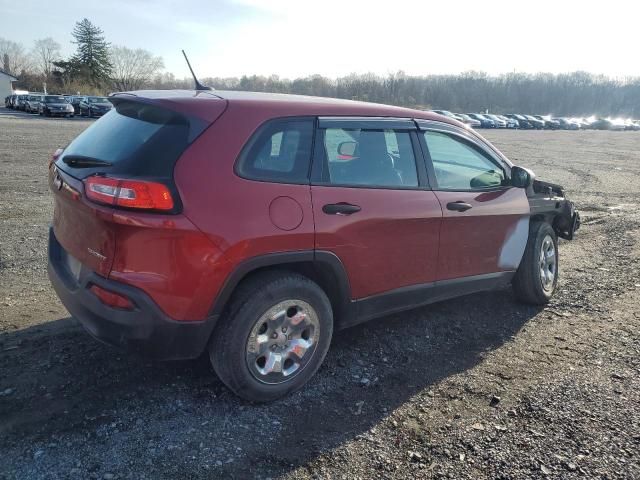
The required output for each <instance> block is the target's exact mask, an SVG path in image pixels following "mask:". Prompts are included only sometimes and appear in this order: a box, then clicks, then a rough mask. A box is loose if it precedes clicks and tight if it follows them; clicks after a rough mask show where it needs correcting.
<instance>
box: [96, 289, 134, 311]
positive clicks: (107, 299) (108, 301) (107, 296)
mask: <svg viewBox="0 0 640 480" xmlns="http://www.w3.org/2000/svg"><path fill="white" fill-rule="evenodd" d="M89 290H91V291H92V292H93V293H94V295H95V296H96V297H98V298H99V299H100V301H101V302H102V303H104V304H105V305H108V306H110V307H115V308H122V309H123V310H133V308H134V305H133V302H132V301H131V300H129V299H128V298H127V297H125V296H124V295H120V294H119V293H115V292H112V291H110V290H107V289H104V288H102V287H99V286H98V285H91V288H89Z"/></svg>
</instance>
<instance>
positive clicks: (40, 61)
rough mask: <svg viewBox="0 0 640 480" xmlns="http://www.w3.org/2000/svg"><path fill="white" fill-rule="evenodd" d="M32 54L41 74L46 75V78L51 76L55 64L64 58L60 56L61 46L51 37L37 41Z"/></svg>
mask: <svg viewBox="0 0 640 480" xmlns="http://www.w3.org/2000/svg"><path fill="white" fill-rule="evenodd" d="M32 54H33V58H34V60H35V63H36V66H37V69H38V71H39V73H41V74H42V75H44V76H45V78H49V77H50V76H51V72H52V71H53V67H54V65H53V64H54V62H57V61H59V60H60V59H61V58H62V56H61V55H60V44H59V43H58V42H56V41H55V40H54V39H53V38H51V37H47V38H42V39H40V40H36V41H35V43H34V46H33V52H32Z"/></svg>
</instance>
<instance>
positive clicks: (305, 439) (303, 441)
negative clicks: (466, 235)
mask: <svg viewBox="0 0 640 480" xmlns="http://www.w3.org/2000/svg"><path fill="white" fill-rule="evenodd" d="M539 311H540V308H537V307H530V306H525V305H522V304H519V303H516V301H515V300H514V299H513V297H512V294H511V292H510V291H507V290H504V291H497V292H490V293H483V294H476V295H471V296H467V297H464V298H460V299H456V300H455V301H447V302H441V303H438V304H435V305H431V306H428V307H424V308H420V309H416V310H412V311H408V312H404V313H400V314H395V315H391V316H387V317H384V318H381V319H378V320H373V321H371V322H368V323H365V324H362V325H359V326H356V327H352V328H350V329H347V330H343V331H340V332H337V333H336V335H335V336H334V340H333V344H332V347H331V349H330V351H329V353H328V355H327V358H326V360H325V362H324V364H323V366H322V367H321V368H320V370H319V372H318V374H317V375H316V376H315V377H314V379H312V380H311V381H310V383H309V384H308V386H307V387H305V388H304V389H303V390H302V391H300V392H296V393H295V394H293V395H291V396H289V397H287V398H285V399H282V400H279V401H276V402H272V403H270V404H266V405H253V404H249V403H247V402H244V401H242V400H240V399H238V398H237V397H235V396H234V395H233V394H231V393H230V392H228V391H227V389H226V388H225V387H224V386H223V385H222V383H221V382H220V381H219V380H218V379H217V378H216V377H215V375H214V374H213V372H212V370H211V368H210V366H209V364H208V361H207V359H206V358H200V359H197V360H194V361H186V362H172V363H161V362H152V361H148V360H145V359H141V358H139V357H137V356H135V355H129V354H125V353H123V352H120V351H118V350H115V349H113V348H111V347H109V346H106V345H102V344H100V343H98V342H96V341H95V340H93V339H92V338H91V337H89V335H88V334H86V333H85V332H84V331H83V330H82V328H81V327H79V326H78V325H77V323H76V322H75V321H74V320H73V319H69V318H66V319H61V320H57V321H53V322H49V323H47V324H43V325H39V326H35V327H30V328H27V329H24V330H20V331H16V332H11V333H4V334H1V335H0V386H2V387H3V388H10V389H12V390H13V391H12V392H11V393H10V394H7V395H2V396H0V438H2V437H5V438H7V439H8V438H9V437H11V438H12V440H11V441H12V442H13V441H19V440H29V439H31V438H43V437H44V438H47V437H55V436H59V435H64V434H65V433H70V434H81V435H83V436H84V435H86V436H87V437H90V435H91V432H93V431H95V429H96V428H97V427H96V426H99V425H101V424H105V423H108V422H112V421H113V419H114V418H122V417H126V418H128V417H132V418H133V417H137V418H144V425H142V424H140V423H139V422H138V423H136V424H131V425H129V426H127V425H124V426H122V427H120V428H122V429H126V430H127V432H128V435H129V438H130V440H128V441H132V442H135V441H136V436H137V435H138V436H139V437H140V439H139V440H140V441H142V440H143V438H144V439H146V438H148V437H149V436H150V435H149V431H150V429H151V430H153V429H154V428H156V427H155V426H154V425H155V424H157V428H158V430H160V426H159V425H160V424H162V423H163V422H165V423H167V422H170V423H171V425H172V433H171V435H173V436H174V437H175V438H176V439H177V440H179V439H180V438H182V439H186V438H187V437H194V435H195V436H196V437H197V435H198V433H195V434H194V433H193V430H194V428H192V427H194V425H196V426H197V425H198V424H202V425H204V424H205V423H206V424H207V425H209V426H210V428H212V429H214V430H215V431H217V432H219V433H220V436H221V440H220V441H221V442H227V443H229V442H231V444H232V445H237V446H238V447H240V449H239V450H241V451H242V454H241V456H242V458H243V459H244V461H236V462H229V463H224V464H222V465H220V466H219V467H218V469H217V474H218V475H220V476H222V477H225V478H226V477H233V478H245V477H248V476H254V475H256V474H258V473H259V474H260V475H263V476H264V475H278V474H281V473H284V472H286V471H289V470H291V469H294V468H296V467H299V466H301V465H304V464H306V463H308V462H309V461H311V460H313V459H314V458H316V457H317V456H319V455H321V454H323V453H325V452H329V451H331V450H333V449H335V448H337V447H339V446H340V445H343V444H344V443H345V442H348V441H349V440H352V439H354V438H355V437H357V436H358V435H360V434H362V433H364V432H366V431H367V430H369V429H371V428H372V427H375V426H376V425H378V424H379V423H380V422H381V421H382V420H383V419H384V418H386V417H387V416H388V415H389V414H390V413H391V412H393V411H394V410H395V409H397V408H398V407H401V406H402V405H404V404H405V403H406V402H407V401H408V400H409V399H411V398H412V397H414V396H416V395H418V394H420V393H423V392H425V391H426V390H428V389H429V388H430V387H431V386H433V385H435V384H437V383H438V382H440V381H441V380H443V379H445V378H447V377H450V376H451V375H454V374H457V373H460V372H464V371H466V370H468V369H471V368H473V367H474V366H476V365H477V364H478V363H480V362H482V359H483V358H484V356H485V355H486V354H487V352H490V351H492V350H494V349H497V348H499V347H500V346H502V345H503V344H504V343H505V342H508V341H509V340H510V339H512V338H513V337H514V336H515V335H516V334H517V333H518V331H519V330H520V329H521V328H522V327H523V326H524V325H525V324H526V323H527V321H528V320H529V319H531V318H532V317H534V316H535V315H536V314H537V313H538V312H539ZM7 386H8V387H7ZM0 393H1V392H0ZM176 398H179V399H180V400H179V401H180V402H182V403H187V404H188V407H185V408H186V410H187V411H188V412H189V414H185V413H184V408H183V411H182V413H181V411H178V410H175V411H174V410H171V411H167V410H166V409H161V408H151V407H149V406H150V405H151V406H157V405H165V404H166V403H167V402H171V401H173V399H176ZM182 403H181V404H182ZM156 410H157V411H161V412H162V413H156ZM234 418H237V419H238V420H237V423H234V421H233V419H234ZM264 418H268V419H269V420H270V421H269V429H270V431H269V432H268V443H267V447H265V444H264V443H262V442H258V441H256V442H251V441H249V439H250V438H251V435H252V433H251V431H249V432H247V431H245V430H243V429H241V427H242V428H244V425H245V424H247V423H251V422H253V421H254V420H255V419H264ZM230 419H231V421H230ZM198 422H199V423H198ZM125 423H126V422H125ZM43 425H46V427H43ZM258 425H259V424H258V423H256V426H255V428H256V429H257V428H260V427H259V426H258ZM272 425H275V426H272ZM222 431H224V437H222ZM143 432H144V434H143ZM188 432H191V433H190V434H188ZM254 433H255V435H257V432H254ZM87 441H90V440H87ZM2 443H3V441H2V440H0V445H2ZM269 445H270V446H271V447H273V448H269ZM221 448H222V447H221ZM171 455H173V458H172V465H176V466H180V465H183V466H187V465H193V460H192V459H188V458H187V457H186V454H185V457H184V458H182V457H180V453H179V451H178V452H177V451H173V452H171ZM176 468H177V467H176ZM181 468H182V467H181ZM162 472H163V470H162V467H161V464H160V463H159V464H158V473H159V474H161V473H162Z"/></svg>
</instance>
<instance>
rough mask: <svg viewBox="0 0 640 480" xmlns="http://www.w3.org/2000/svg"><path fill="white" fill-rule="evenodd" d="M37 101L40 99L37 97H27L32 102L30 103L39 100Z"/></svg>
mask: <svg viewBox="0 0 640 480" xmlns="http://www.w3.org/2000/svg"><path fill="white" fill-rule="evenodd" d="M39 99H40V97H38V96H37V95H31V96H30V97H29V100H32V101H33V100H39Z"/></svg>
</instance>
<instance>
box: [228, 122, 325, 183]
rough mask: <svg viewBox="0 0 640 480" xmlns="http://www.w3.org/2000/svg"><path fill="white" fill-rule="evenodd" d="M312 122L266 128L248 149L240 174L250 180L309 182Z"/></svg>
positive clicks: (241, 164) (258, 134) (239, 169)
mask: <svg viewBox="0 0 640 480" xmlns="http://www.w3.org/2000/svg"><path fill="white" fill-rule="evenodd" d="M312 138H313V120H310V119H282V120H274V121H272V122H269V123H268V124H266V125H265V126H263V127H262V128H261V129H260V130H259V131H258V133H257V134H256V135H254V137H253V138H252V139H251V140H250V141H249V143H248V144H247V145H246V146H245V148H244V150H243V152H242V153H241V154H240V158H239V160H238V165H237V172H238V174H239V175H240V176H241V177H244V178H248V179H251V180H265V181H276V182H284V183H306V182H307V181H308V176H309V164H310V161H311V143H312Z"/></svg>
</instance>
